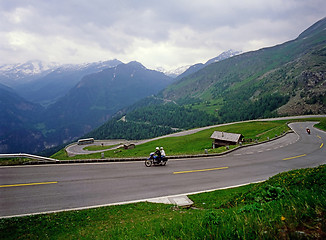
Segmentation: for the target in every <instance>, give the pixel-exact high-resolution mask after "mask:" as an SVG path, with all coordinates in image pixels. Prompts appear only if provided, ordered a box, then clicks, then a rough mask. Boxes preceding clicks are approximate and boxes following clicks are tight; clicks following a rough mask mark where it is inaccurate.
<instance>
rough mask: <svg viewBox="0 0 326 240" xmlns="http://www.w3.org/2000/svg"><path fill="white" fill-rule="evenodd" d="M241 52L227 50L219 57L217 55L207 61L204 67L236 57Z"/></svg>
mask: <svg viewBox="0 0 326 240" xmlns="http://www.w3.org/2000/svg"><path fill="white" fill-rule="evenodd" d="M241 53H242V51H237V50H233V49H229V50H227V51H225V52H222V53H221V54H220V55H218V56H217V57H215V58H212V59H210V60H208V61H207V62H206V63H205V65H208V64H211V63H215V62H219V61H222V60H224V59H227V58H230V57H233V56H236V55H239V54H241Z"/></svg>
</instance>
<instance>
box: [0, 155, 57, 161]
mask: <svg viewBox="0 0 326 240" xmlns="http://www.w3.org/2000/svg"><path fill="white" fill-rule="evenodd" d="M0 158H31V159H35V160H40V161H50V162H59V160H57V159H54V158H48V157H42V156H37V155H32V154H27V153H10V154H0Z"/></svg>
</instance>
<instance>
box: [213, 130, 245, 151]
mask: <svg viewBox="0 0 326 240" xmlns="http://www.w3.org/2000/svg"><path fill="white" fill-rule="evenodd" d="M211 138H212V139H214V141H213V148H218V147H221V146H229V145H236V144H238V143H240V142H241V141H242V139H243V136H242V134H239V133H227V132H219V131H215V132H213V134H212V136H211Z"/></svg>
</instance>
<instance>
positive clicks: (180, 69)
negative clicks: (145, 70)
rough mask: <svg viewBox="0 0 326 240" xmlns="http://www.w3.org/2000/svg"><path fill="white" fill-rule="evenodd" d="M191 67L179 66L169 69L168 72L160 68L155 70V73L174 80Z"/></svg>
mask: <svg viewBox="0 0 326 240" xmlns="http://www.w3.org/2000/svg"><path fill="white" fill-rule="evenodd" d="M190 66H191V65H186V66H181V67H178V68H176V69H170V70H166V69H164V68H162V67H160V68H157V69H155V70H156V71H159V72H162V73H164V74H165V75H166V76H169V77H172V78H176V77H177V76H179V75H180V74H182V73H184V72H185V71H187V69H188V68H189V67H190Z"/></svg>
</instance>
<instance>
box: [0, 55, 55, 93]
mask: <svg viewBox="0 0 326 240" xmlns="http://www.w3.org/2000/svg"><path fill="white" fill-rule="evenodd" d="M59 65H60V64H58V63H45V62H41V61H38V60H35V61H28V62H26V63H17V64H6V65H2V66H0V82H1V83H3V84H5V85H7V86H10V87H13V86H16V85H17V84H20V83H23V82H28V81H32V80H34V79H36V78H39V77H42V76H44V75H46V74H48V73H50V72H51V71H53V70H54V69H55V68H57V67H58V66H59Z"/></svg>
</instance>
